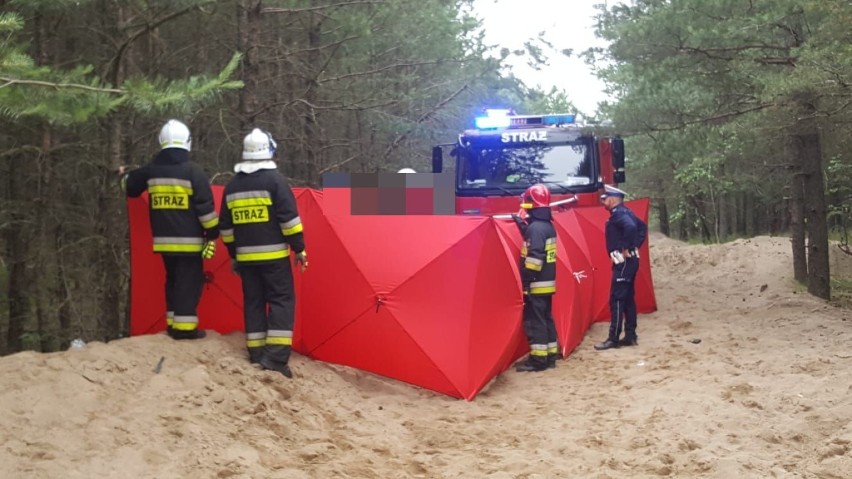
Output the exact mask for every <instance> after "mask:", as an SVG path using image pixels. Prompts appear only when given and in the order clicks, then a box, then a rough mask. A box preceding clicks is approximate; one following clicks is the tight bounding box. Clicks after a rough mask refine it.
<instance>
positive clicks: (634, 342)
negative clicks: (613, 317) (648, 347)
mask: <svg viewBox="0 0 852 479" xmlns="http://www.w3.org/2000/svg"><path fill="white" fill-rule="evenodd" d="M618 345H619V346H638V345H639V338H628V337H625V338H623V339H619V340H618Z"/></svg>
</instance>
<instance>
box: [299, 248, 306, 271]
mask: <svg viewBox="0 0 852 479" xmlns="http://www.w3.org/2000/svg"><path fill="white" fill-rule="evenodd" d="M296 262H297V263H299V267H300V268H301V271H302V272H303V273H304V272H305V270H306V269H308V252H307V251H305V250H302V251H301V252H300V253H296Z"/></svg>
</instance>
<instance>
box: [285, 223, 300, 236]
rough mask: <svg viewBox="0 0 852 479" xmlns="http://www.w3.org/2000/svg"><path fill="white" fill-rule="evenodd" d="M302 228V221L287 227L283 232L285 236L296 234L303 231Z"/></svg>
mask: <svg viewBox="0 0 852 479" xmlns="http://www.w3.org/2000/svg"><path fill="white" fill-rule="evenodd" d="M302 230H303V228H302V223H299V224H297V225H296V226H294V227H292V228H287V229H284V230H281V232H282V233H284V236H290V235H294V234H296V233H301V232H302Z"/></svg>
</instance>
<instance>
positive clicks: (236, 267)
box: [231, 258, 240, 276]
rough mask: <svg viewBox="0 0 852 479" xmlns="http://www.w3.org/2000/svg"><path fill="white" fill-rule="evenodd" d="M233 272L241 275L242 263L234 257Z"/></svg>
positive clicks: (232, 262)
mask: <svg viewBox="0 0 852 479" xmlns="http://www.w3.org/2000/svg"><path fill="white" fill-rule="evenodd" d="M231 272H232V273H234V274H235V275H237V276H239V275H240V263H238V262H237V260H235V259H233V258H232V259H231Z"/></svg>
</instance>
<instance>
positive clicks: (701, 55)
mask: <svg viewBox="0 0 852 479" xmlns="http://www.w3.org/2000/svg"><path fill="white" fill-rule="evenodd" d="M850 21H852V4H850V3H849V2H848V1H842V0H828V1H824V2H823V1H819V0H811V1H805V2H800V1H794V0H779V1H775V2H735V1H729V0H680V1H676V2H669V1H660V0H637V1H634V2H630V3H629V4H626V3H619V4H617V5H614V6H611V7H610V8H608V9H602V10H601V14H600V15H599V16H598V22H599V23H598V34H599V35H600V36H602V37H603V38H604V39H606V40H608V41H610V42H611V46H610V48H608V49H606V50H599V49H598V50H590V51H587V52H585V54H584V55H585V56H586V58H587V61H596V62H597V63H598V65H602V66H600V67H599V72H600V76H601V77H602V79H603V80H604V81H605V82H606V83H607V85H608V89H609V90H610V92H612V94H614V95H615V96H616V98H617V99H618V101H617V103H615V104H612V105H607V106H606V107H605V108H604V109H603V111H602V114H604V115H605V116H606V117H608V118H611V119H612V120H613V121H614V123H615V125H616V128H617V129H618V130H619V131H622V132H624V133H625V134H627V135H628V136H629V137H630V138H629V140H628V142H627V148H628V151H627V155H628V160H629V166H628V172H629V173H628V178H630V180H629V182H630V183H631V184H632V185H635V187H638V189H639V190H640V191H641V193H644V194H647V195H649V196H652V197H655V198H662V199H665V201H666V202H667V205H668V210H669V212H670V213H671V219H673V220H674V221H678V220H681V219H683V220H684V221H687V220H688V218H690V217H693V218H694V216H695V215H696V214H697V215H699V216H702V215H703V216H704V217H706V218H708V220H709V221H710V222H711V223H712V222H716V221H718V218H715V216H716V215H717V214H718V213H719V212H720V211H719V210H720V208H724V207H725V206H724V205H725V203H724V202H723V201H724V200H727V201H728V202H730V201H734V200H735V199H739V198H743V197H745V196H748V197H749V198H752V200H753V201H754V204H755V206H756V207H760V209H761V210H762V211H764V212H767V213H769V212H776V211H778V212H781V213H782V214H783V212H785V211H786V208H785V207H784V206H783V204H782V201H783V200H784V198H786V197H788V196H789V190H788V184H789V178H790V176H789V174H790V171H791V169H790V166H791V162H792V161H791V159H790V157H789V153H788V152H787V149H786V143H785V142H786V141H787V140H786V138H787V136H788V135H789V132H790V129H791V128H794V127H795V126H796V125H797V122H799V121H801V120H802V118H801V117H800V115H799V113H798V112H797V111H796V110H795V107H797V98H798V95H799V94H801V93H803V92H809V93H812V94H814V97H815V98H816V99H817V103H816V105H815V107H816V119H817V121H818V122H819V124H820V125H821V126H822V127H823V131H824V132H832V134H831V135H830V136H829V135H826V139H833V138H843V137H844V136H846V137H848V126H844V125H848V122H849V120H850V105H852V91H850V89H849V88H848V85H850V84H852V83H850V82H852V47H850V45H852V41H850V39H852V37H850V35H852V34H850V30H849V28H848V25H849V22H850ZM843 131H845V132H846V135H843V134H842V133H841V132H843ZM825 145H826V146H825V147H824V148H825V149H828V150H833V149H835V148H836V147H834V146H833V145H832V143H831V142H830V141H829V142H827V143H825ZM842 156H843V158H844V159H845V160H846V161H847V162H848V156H846V155H842ZM631 188H633V186H631ZM770 214H771V213H770ZM761 216H762V217H765V216H766V215H761ZM768 220H772V218H767V221H768ZM689 222H690V224H689V225H688V226H687V228H686V229H687V230H690V229H692V228H693V226H694V222H693V221H692V220H689Z"/></svg>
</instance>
